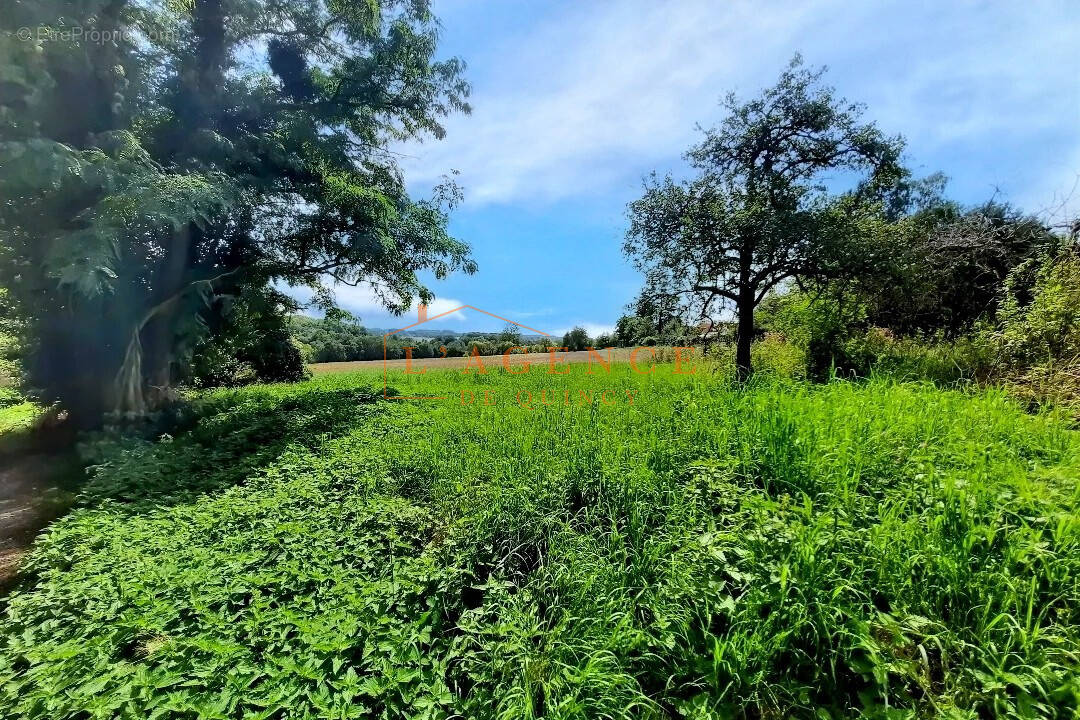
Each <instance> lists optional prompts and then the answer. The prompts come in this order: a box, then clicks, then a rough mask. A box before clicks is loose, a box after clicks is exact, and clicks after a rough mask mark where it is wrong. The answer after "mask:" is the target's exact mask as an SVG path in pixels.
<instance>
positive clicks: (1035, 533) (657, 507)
mask: <svg viewBox="0 0 1080 720" xmlns="http://www.w3.org/2000/svg"><path fill="white" fill-rule="evenodd" d="M588 367H589V366H588V365H585V364H582V365H572V366H569V367H568V369H567V374H565V375H549V374H547V367H546V366H543V365H538V366H535V367H533V368H532V369H531V370H529V371H528V372H525V373H523V374H513V373H509V372H506V371H504V370H500V369H495V368H492V369H490V370H489V371H488V372H487V373H486V374H484V375H478V374H470V375H468V376H466V375H464V374H463V373H462V372H461V371H453V370H439V369H434V368H429V369H428V372H426V373H425V374H423V375H405V374H404V373H401V372H395V373H392V375H391V377H390V385H391V389H392V390H395V391H397V392H399V393H400V394H403V395H409V396H432V397H443V398H445V399H444V400H396V401H395V400H386V399H384V398H383V394H384V393H383V378H382V373H381V371H380V372H377V373H376V372H368V373H354V374H328V375H322V376H318V377H316V379H314V380H312V381H309V382H306V383H301V384H296V385H263V386H253V387H249V388H246V389H242V390H232V391H215V392H212V393H208V394H206V395H205V396H202V397H200V398H199V399H198V400H197V401H196V402H195V403H194V405H193V408H192V409H191V410H189V411H187V413H186V414H185V415H184V416H183V417H182V418H181V419H180V423H179V428H180V429H178V430H177V431H175V432H174V433H173V434H172V435H170V436H163V437H161V438H159V439H157V440H154V441H148V440H136V439H132V438H130V437H116V438H113V439H109V438H108V437H103V438H102V439H100V440H98V441H97V442H96V443H95V444H94V446H93V451H94V453H95V455H96V460H95V462H96V465H95V467H94V469H93V473H92V476H91V477H90V479H89V481H88V483H87V485H86V486H85V487H84V490H83V494H82V497H81V500H80V504H79V506H78V507H77V509H76V510H74V511H73V512H71V513H70V514H69V515H67V516H66V517H64V518H62V519H61V520H59V521H57V522H55V523H54V524H53V525H51V526H50V527H49V528H48V529H47V530H46V531H45V532H44V533H43V534H42V535H41V536H40V537H39V539H38V541H37V543H36V545H35V547H34V549H33V551H32V553H31V554H30V555H29V557H28V558H27V559H26V561H25V562H24V564H23V566H22V577H21V580H20V583H19V585H18V586H17V587H16V589H15V590H14V591H13V592H11V593H10V594H9V595H7V596H6V597H5V598H4V599H3V600H0V603H3V625H2V631H0V707H2V708H7V710H8V712H9V713H10V716H11V717H16V716H18V717H29V718H76V717H80V718H81V717H126V718H146V717H151V718H152V717H196V716H199V717H205V718H348V717H356V718H405V717H408V718H469V719H474V718H506V719H510V718H515V719H516V718H536V717H545V718H728V717H751V718H780V717H807V718H829V717H833V718H839V717H854V716H872V717H883V718H884V717H888V718H906V717H949V718H988V717H1033V716H1041V717H1062V718H1064V717H1074V713H1075V712H1076V708H1077V702H1078V698H1080V680H1078V676H1077V666H1078V652H1080V584H1078V579H1080V519H1078V518H1080V513H1078V508H1080V490H1078V484H1077V477H1078V470H1080V437H1078V435H1077V433H1076V432H1075V431H1073V430H1071V429H1069V427H1068V426H1067V425H1066V424H1065V423H1064V422H1063V421H1062V420H1060V419H1058V418H1056V417H1054V416H1052V415H1048V414H1042V415H1031V414H1025V413H1024V412H1023V411H1022V409H1021V408H1020V407H1019V406H1017V405H1016V404H1014V403H1013V402H1012V401H1010V400H1009V399H1007V398H1006V397H1005V396H1004V395H1003V394H1001V393H999V392H996V391H978V392H974V391H972V392H962V391H956V390H942V389H938V388H936V387H934V386H933V385H930V384H925V383H897V382H893V381H890V380H886V379H873V380H870V381H866V382H863V383H849V382H840V381H836V382H831V383H826V384H819V385H811V384H804V383H799V382H793V381H785V380H781V379H767V378H760V377H759V378H758V379H756V380H754V381H753V382H752V383H751V384H750V386H748V387H738V386H736V385H734V384H732V383H731V381H730V380H729V379H728V378H727V377H726V375H725V374H724V373H716V372H713V371H711V370H710V369H709V368H707V367H701V368H699V371H698V372H697V373H696V374H694V375H678V374H675V373H674V367H673V366H672V365H658V366H656V368H655V372H653V373H652V374H649V375H642V374H635V373H634V372H632V370H631V369H630V368H629V366H627V365H625V364H616V365H613V366H612V369H611V371H610V373H608V372H603V373H594V374H591V375H590V374H588V371H587V370H588ZM485 393H486V394H485Z"/></svg>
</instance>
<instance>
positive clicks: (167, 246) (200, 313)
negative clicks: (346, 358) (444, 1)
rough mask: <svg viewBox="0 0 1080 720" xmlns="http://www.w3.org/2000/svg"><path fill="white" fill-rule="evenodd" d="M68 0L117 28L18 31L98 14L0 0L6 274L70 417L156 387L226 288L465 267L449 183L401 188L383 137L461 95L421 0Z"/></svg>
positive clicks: (50, 387)
mask: <svg viewBox="0 0 1080 720" xmlns="http://www.w3.org/2000/svg"><path fill="white" fill-rule="evenodd" d="M79 6H80V7H79V10H80V12H83V13H85V15H86V18H89V17H91V16H92V17H93V18H94V22H95V23H96V24H95V25H94V29H95V31H97V32H99V33H103V34H104V33H111V36H112V37H115V38H116V40H115V41H114V42H103V43H93V42H81V41H80V40H79V39H78V38H72V36H71V34H70V33H68V34H67V35H65V34H55V35H53V36H50V37H49V39H48V41H47V42H38V41H34V40H31V41H24V40H22V39H20V37H19V36H18V34H17V32H18V31H17V29H18V28H20V27H29V28H31V29H32V30H33V31H34V34H35V35H47V34H48V33H49V32H57V31H58V30H59V29H60V28H58V27H50V26H49V23H53V24H55V23H57V22H58V18H61V17H64V18H66V19H67V20H66V22H67V23H68V24H69V26H70V23H71V22H72V21H75V22H80V21H85V22H87V23H88V22H89V20H84V19H83V18H73V17H72V12H71V11H70V10H71V6H70V3H67V2H62V1H61V0H44V1H43V2H36V3H15V4H14V5H12V7H11V8H9V11H10V12H5V14H4V15H3V16H2V17H0V241H2V242H0V252H2V257H0V286H4V287H7V288H8V289H9V290H10V293H11V298H12V303H13V305H15V307H16V310H17V312H18V313H19V314H20V316H21V317H23V318H25V319H26V330H27V335H28V339H29V340H30V341H31V344H32V353H31V357H30V358H28V363H27V371H28V375H29V380H30V383H31V385H33V386H35V387H37V388H40V389H41V391H42V394H43V395H44V396H45V397H46V399H50V400H51V399H59V400H61V402H62V403H63V404H64V405H65V406H67V408H68V409H69V410H70V411H71V413H72V415H73V416H74V417H75V418H77V419H78V420H79V421H80V422H81V423H82V424H88V425H92V424H96V423H97V422H100V419H101V417H102V414H103V413H104V412H106V411H108V410H118V411H123V412H127V413H133V414H142V413H145V412H146V411H148V410H149V409H152V408H153V407H154V406H155V405H156V404H159V403H160V402H163V401H165V400H167V399H168V398H169V397H170V396H171V391H170V387H171V383H172V380H173V378H174V377H175V376H176V374H177V372H178V370H179V367H180V365H182V359H183V356H184V348H186V347H190V346H191V345H192V344H193V343H194V342H196V341H197V340H198V339H199V337H200V336H202V335H203V334H205V332H206V330H205V325H206V323H204V322H203V319H204V316H205V315H206V314H207V313H208V312H209V313H212V312H213V309H212V308H213V300H214V298H215V297H216V296H218V295H221V294H233V295H239V294H241V293H242V292H243V291H244V289H245V288H251V287H254V288H262V287H266V286H268V285H270V284H272V283H282V282H284V283H290V284H302V285H307V286H310V287H312V288H313V289H314V290H315V297H316V300H317V302H318V303H319V304H320V305H321V306H323V307H329V306H331V305H332V304H333V296H332V292H331V290H330V289H329V288H328V287H327V286H326V281H327V279H332V280H333V281H336V282H343V283H348V284H358V283H361V282H370V283H372V284H373V286H374V288H375V290H376V292H377V293H378V294H379V296H380V297H381V298H382V299H383V301H384V303H385V304H386V305H387V307H388V308H390V309H391V310H394V311H403V310H404V309H407V308H408V307H409V305H410V304H411V303H412V302H413V299H414V298H416V297H419V298H420V299H421V300H423V301H427V300H430V299H431V293H430V291H429V290H428V289H427V288H426V287H424V286H423V284H422V283H421V282H420V281H419V280H418V277H417V273H418V271H421V270H430V271H432V272H433V273H434V274H435V275H436V276H437V277H442V276H445V275H446V274H447V273H449V272H451V271H454V270H463V271H466V272H472V271H474V270H475V264H474V263H473V262H472V260H471V259H470V257H469V253H468V248H467V246H466V245H464V244H463V243H461V242H459V241H458V240H455V239H454V238H452V237H451V236H450V235H449V234H448V233H447V230H446V223H447V213H448V212H449V210H450V209H451V208H452V207H453V205H454V204H455V203H456V202H457V201H458V199H459V194H458V191H457V190H456V187H455V186H454V185H453V184H452V183H447V184H445V185H443V186H442V187H440V188H438V189H436V192H435V194H434V196H433V197H432V198H431V199H430V200H421V201H416V200H413V199H412V198H410V197H409V195H408V194H407V193H406V191H405V184H404V180H403V178H402V175H401V172H400V171H399V169H398V167H397V164H396V161H395V157H394V155H393V154H391V153H389V152H388V151H387V149H386V148H387V145H388V143H389V142H390V141H393V140H401V139H408V138H422V137H424V136H431V135H433V136H435V137H441V136H442V134H443V128H442V126H441V124H440V118H442V117H443V116H445V115H447V114H448V113H451V112H455V111H463V112H467V111H468V109H469V108H468V105H467V102H466V98H467V94H468V86H467V84H466V83H465V82H464V80H462V77H461V73H462V69H463V66H462V63H461V62H460V61H459V60H456V59H451V60H445V61H438V60H436V59H435V51H436V45H437V43H436V38H437V25H436V22H435V19H434V18H433V17H432V15H431V12H430V9H429V5H428V3H427V2H426V1H425V0H401V1H400V2H399V1H396V0H383V1H379V0H304V1H302V2H290V3H278V2H273V1H271V0H191V1H190V2H176V3H166V4H164V5H163V6H162V7H159V6H157V5H147V4H144V3H139V2H135V1H134V0H87V1H86V2H83V3H80V4H79Z"/></svg>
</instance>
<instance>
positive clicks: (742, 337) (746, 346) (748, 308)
mask: <svg viewBox="0 0 1080 720" xmlns="http://www.w3.org/2000/svg"><path fill="white" fill-rule="evenodd" d="M736 309H737V312H738V314H739V326H738V330H737V332H736V334H735V373H736V376H737V377H738V379H739V382H743V381H745V380H746V379H747V378H749V377H750V373H751V371H752V370H751V366H750V346H751V343H753V341H754V291H753V290H746V289H744V290H740V291H739V302H738V306H737V308H736Z"/></svg>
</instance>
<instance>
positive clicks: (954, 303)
mask: <svg viewBox="0 0 1080 720" xmlns="http://www.w3.org/2000/svg"><path fill="white" fill-rule="evenodd" d="M894 234H895V235H897V236H898V238H899V239H898V241H897V242H895V243H894V246H893V249H892V252H890V253H889V255H888V260H887V262H886V263H885V267H884V269H885V272H882V273H877V274H875V275H872V276H868V277H864V278H860V279H859V282H858V283H856V284H854V285H849V286H848V287H846V288H844V291H845V292H847V293H848V294H858V295H859V296H861V298H862V299H863V302H865V303H866V305H867V310H868V315H867V319H868V321H869V322H870V323H872V324H874V325H877V326H880V327H886V328H889V329H890V330H893V331H894V332H897V333H901V334H914V333H920V332H922V333H937V332H940V333H941V334H943V335H944V336H946V337H956V336H959V335H961V334H963V333H965V332H968V331H970V330H971V329H972V327H973V326H974V325H975V323H976V321H978V320H979V319H980V318H990V317H992V316H993V315H994V313H995V312H996V310H997V308H998V306H999V303H1000V302H1001V300H1002V299H1003V297H1004V283H1005V281H1006V278H1009V277H1010V274H1011V273H1013V271H1014V270H1015V269H1018V268H1020V267H1021V266H1024V265H1025V264H1026V268H1027V270H1028V272H1027V273H1022V272H1021V273H1018V274H1015V275H1014V276H1013V277H1012V278H1011V280H1012V284H1013V292H1014V293H1016V294H1017V296H1018V297H1019V300H1020V302H1022V303H1023V302H1027V301H1028V300H1029V299H1030V294H1031V292H1032V290H1033V285H1034V283H1035V279H1036V274H1037V272H1036V271H1037V269H1038V267H1039V266H1040V265H1041V263H1042V262H1043V260H1045V259H1047V258H1048V257H1051V256H1053V255H1056V254H1057V253H1058V252H1059V251H1060V249H1061V248H1062V247H1063V246H1064V245H1065V244H1067V243H1065V242H1064V241H1063V239H1062V238H1060V237H1058V236H1056V235H1055V234H1054V233H1053V232H1052V231H1051V229H1050V228H1048V227H1046V226H1045V225H1044V224H1043V223H1042V222H1041V221H1040V220H1039V219H1037V218H1035V217H1033V216H1030V215H1025V214H1024V213H1022V212H1020V211H1018V210H1016V209H1015V208H1013V207H1011V206H1009V205H1008V204H1005V203H1000V202H997V201H993V200H992V201H990V202H987V203H984V204H982V205H980V206H977V207H973V208H967V209H965V208H962V207H960V206H959V205H957V204H956V203H952V202H946V201H944V200H941V201H940V202H938V203H936V204H933V205H930V206H928V207H923V208H920V209H918V210H917V211H916V212H913V213H911V214H909V215H907V216H906V217H902V218H900V219H899V220H898V223H897V226H896V228H895V232H894Z"/></svg>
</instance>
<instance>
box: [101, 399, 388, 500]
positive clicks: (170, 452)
mask: <svg viewBox="0 0 1080 720" xmlns="http://www.w3.org/2000/svg"><path fill="white" fill-rule="evenodd" d="M386 407H387V406H386V405H385V401H383V398H382V389H381V388H380V389H379V390H378V391H375V390H371V389H367V388H344V389H332V390H322V389H313V388H310V387H307V388H296V389H293V388H283V387H280V386H279V387H269V388H259V389H254V390H251V389H249V390H241V391H237V392H232V393H222V394H218V395H213V396H211V397H209V398H205V399H202V400H198V401H195V402H194V403H192V404H191V405H189V406H186V407H184V408H182V409H181V411H180V420H179V423H178V424H177V426H176V428H175V429H174V431H173V433H172V434H171V435H168V434H167V435H162V436H160V437H159V438H155V439H152V440H146V439H139V438H133V437H131V436H125V435H109V434H103V435H100V436H98V437H96V438H94V439H92V440H90V441H88V442H86V443H84V445H83V451H84V455H85V456H86V458H87V460H88V461H89V463H90V465H91V466H92V467H91V468H90V475H91V477H90V479H89V481H88V482H87V484H86V485H85V486H84V488H83V493H82V496H81V497H80V500H79V504H81V505H84V506H97V505H100V504H102V503H119V504H120V505H121V506H124V507H126V508H127V509H129V510H130V511H132V512H141V511H143V510H147V509H150V508H152V507H160V506H161V505H170V504H174V503H183V502H189V501H191V500H193V499H194V498H195V497H197V496H198V495H201V494H204V493H208V492H214V491H217V490H222V489H225V488H228V487H231V486H234V485H237V484H240V483H242V482H244V481H245V480H247V479H248V478H250V477H252V476H254V475H256V474H257V473H258V472H260V471H261V470H262V469H264V468H266V467H267V466H269V465H271V464H272V463H273V462H274V461H275V460H276V459H277V458H278V457H280V456H281V454H282V453H284V452H285V451H286V450H287V449H288V448H289V447H303V448H306V449H309V450H310V449H315V448H317V447H318V446H320V445H322V444H323V443H324V442H326V441H327V440H329V439H332V438H334V437H338V436H341V435H344V434H346V433H348V432H350V431H352V430H353V429H354V428H355V427H356V426H357V425H358V424H361V423H363V422H364V421H365V420H366V419H368V418H371V417H374V416H375V415H376V414H378V413H381V412H383V411H384V410H385V409H386ZM113 507H116V505H115V504H114V505H113Z"/></svg>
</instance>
